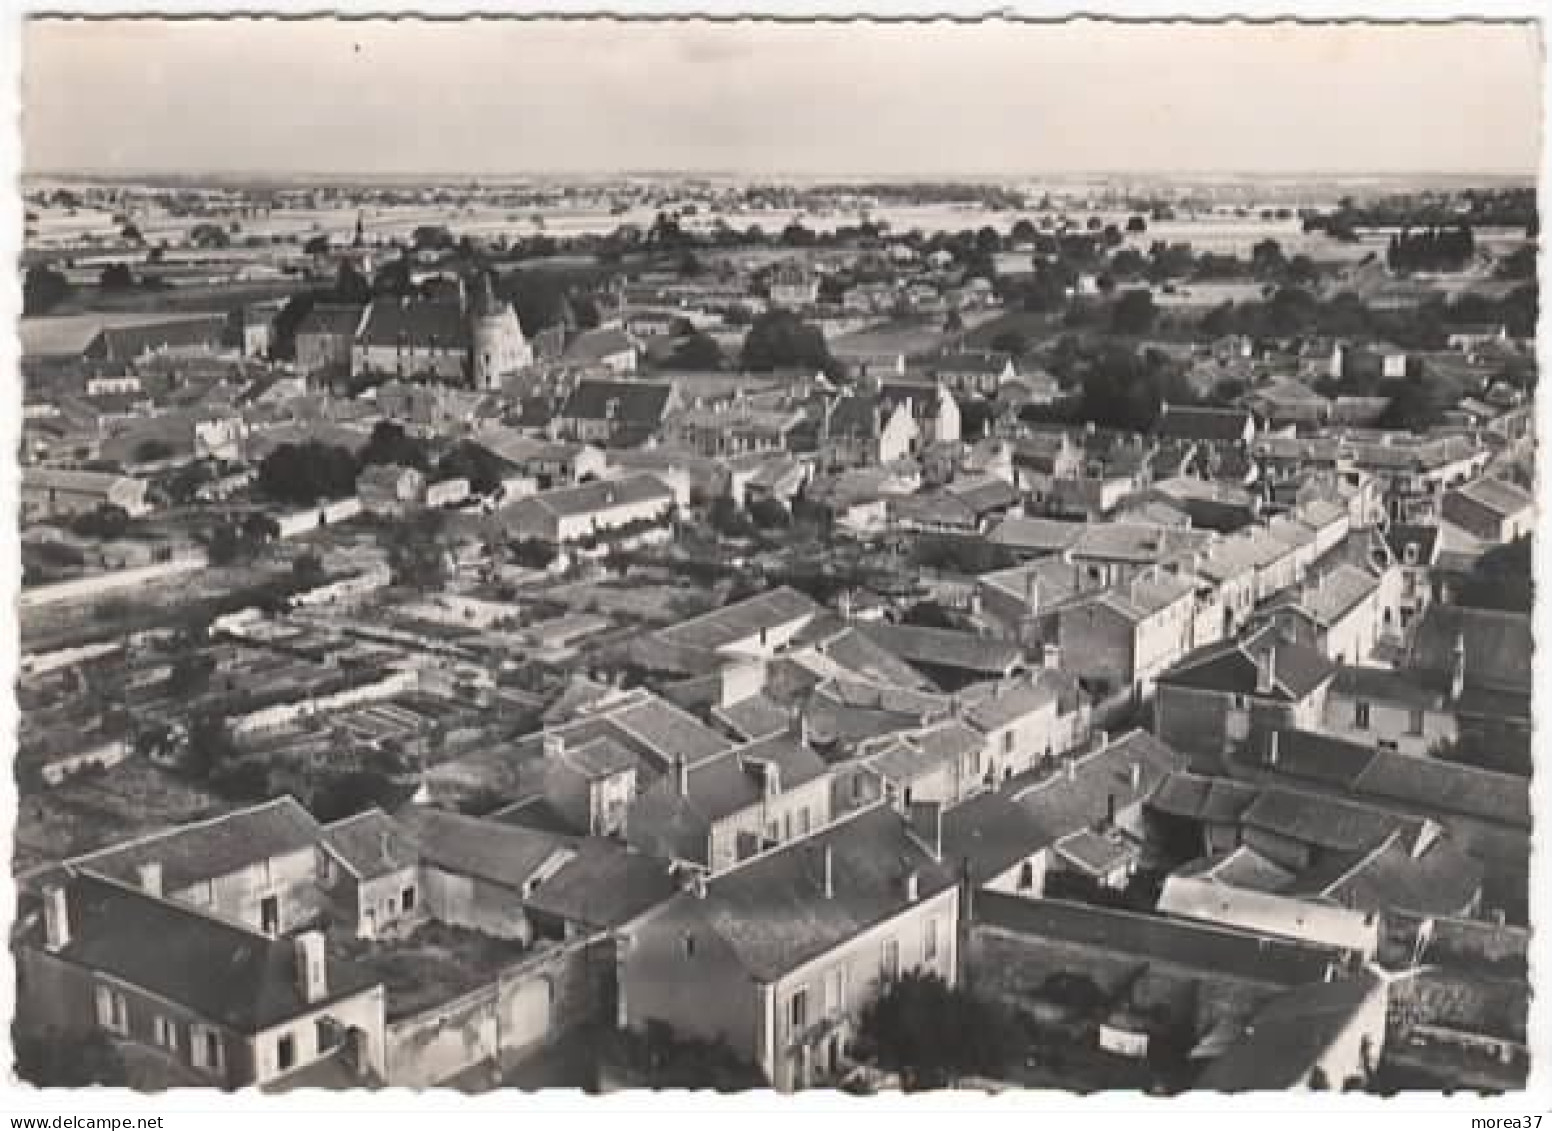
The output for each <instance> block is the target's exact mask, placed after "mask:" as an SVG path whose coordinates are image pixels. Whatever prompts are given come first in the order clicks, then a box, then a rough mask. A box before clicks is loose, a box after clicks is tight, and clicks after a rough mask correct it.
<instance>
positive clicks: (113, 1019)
mask: <svg viewBox="0 0 1552 1131" xmlns="http://www.w3.org/2000/svg"><path fill="white" fill-rule="evenodd" d="M97 1024H99V1025H101V1026H102V1027H103V1028H104V1029H107V1030H109V1031H110V1032H114V1033H121V1034H127V1033H128V1032H129V1004H128V1003H127V1002H126V1001H125V1000H124V995H123V994H121V993H119V992H118V991H117V990H112V989H109V988H108V987H107V986H98V987H97Z"/></svg>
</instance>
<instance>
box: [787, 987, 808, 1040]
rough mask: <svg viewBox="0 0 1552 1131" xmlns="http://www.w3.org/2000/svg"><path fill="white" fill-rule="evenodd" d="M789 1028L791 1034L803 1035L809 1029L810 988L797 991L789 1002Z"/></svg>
mask: <svg viewBox="0 0 1552 1131" xmlns="http://www.w3.org/2000/svg"><path fill="white" fill-rule="evenodd" d="M787 1026H788V1028H789V1030H790V1031H791V1032H794V1033H801V1032H802V1031H803V1030H804V1029H806V1028H808V987H807V986H804V987H803V988H802V989H800V990H798V991H796V992H795V993H794V994H793V995H792V997H791V998H790V999H789V1000H788V1001H787Z"/></svg>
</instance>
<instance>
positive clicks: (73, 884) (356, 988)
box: [33, 874, 377, 1033]
mask: <svg viewBox="0 0 1552 1131" xmlns="http://www.w3.org/2000/svg"><path fill="white" fill-rule="evenodd" d="M65 891H66V901H67V913H68V916H69V920H70V941H69V942H68V943H67V944H66V945H65V946H64V947H63V948H62V949H61V950H60V951H59V952H58V955H59V957H60V958H61V959H63V960H64V961H66V962H70V963H73V964H76V965H79V966H83V967H85V968H87V969H89V970H93V971H98V972H101V973H104V974H108V975H111V976H112V977H114V978H117V979H119V980H121V981H123V982H126V983H128V984H129V985H131V986H135V987H138V988H140V989H142V990H146V991H148V992H150V993H152V994H155V995H156V996H157V997H159V998H162V999H164V1000H166V1001H170V1002H174V1003H176V1004H178V1005H181V1006H183V1007H185V1008H187V1009H188V1010H190V1011H191V1012H193V1013H194V1014H195V1015H196V1016H198V1017H200V1018H203V1019H205V1020H208V1021H211V1022H214V1023H215V1024H218V1025H222V1026H226V1027H229V1028H231V1029H234V1030H236V1031H237V1032H239V1033H256V1032H258V1031H260V1030H263V1029H268V1028H272V1027H273V1026H275V1025H278V1024H280V1023H282V1022H285V1021H289V1020H292V1019H293V1018H297V1017H300V1016H303V1015H305V1014H308V1013H313V1012H316V1011H318V1010H319V1009H320V1007H322V1006H325V1005H327V1004H328V1003H330V1002H334V1001H339V1000H341V999H343V998H347V997H352V996H354V995H356V994H358V993H361V992H363V991H365V990H368V989H370V988H371V987H372V986H373V985H375V984H377V979H375V978H373V977H372V976H371V975H369V974H368V973H367V972H366V971H364V970H362V969H360V968H359V967H356V966H354V965H352V964H350V963H347V962H344V961H341V960H339V959H336V958H330V959H329V962H328V967H327V979H328V983H327V984H328V994H327V997H326V998H325V999H324V1001H322V1002H315V1003H310V1004H309V1003H307V1002H304V1001H303V1000H302V999H301V996H300V994H299V993H298V986H299V984H300V980H299V979H298V977H297V970H296V948H295V945H294V944H293V942H292V941H291V940H290V939H276V938H270V937H269V936H267V935H262V934H259V933H257V932H255V931H250V930H248V929H246V928H244V927H241V926H238V925H237V924H235V923H230V922H227V921H226V920H222V919H216V918H213V917H211V916H208V915H205V914H202V913H201V912H199V911H197V910H195V909H193V908H191V907H186V906H184V905H182V904H179V903H176V902H174V901H171V900H166V899H158V898H155V897H153V896H150V895H147V894H145V893H144V892H142V891H140V890H138V889H136V888H133V887H130V886H128V885H124V884H120V883H116V882H114V881H113V880H109V879H103V878H99V877H97V876H94V875H90V874H82V875H78V876H75V877H74V878H73V879H71V880H70V881H69V883H68V884H67V885H66V888H65ZM40 918H41V917H40ZM33 929H34V930H37V931H38V932H39V933H40V934H41V930H40V929H39V928H38V927H37V926H36V925H35V926H34V928H33ZM39 941H40V942H41V939H40V940H39Z"/></svg>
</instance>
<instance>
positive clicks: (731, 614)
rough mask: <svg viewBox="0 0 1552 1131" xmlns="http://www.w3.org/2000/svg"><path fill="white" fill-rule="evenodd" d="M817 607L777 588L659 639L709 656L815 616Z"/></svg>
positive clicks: (665, 631)
mask: <svg viewBox="0 0 1552 1131" xmlns="http://www.w3.org/2000/svg"><path fill="white" fill-rule="evenodd" d="M819 610H820V606H819V605H817V604H815V602H814V601H813V600H812V599H810V598H808V597H805V596H804V595H803V594H801V593H799V592H798V591H797V590H795V589H789V588H787V587H786V586H781V587H780V588H777V589H772V590H770V591H769V592H767V593H761V594H759V595H757V596H754V597H750V598H748V599H747V600H744V601H738V602H735V603H734V604H731V605H724V606H723V607H722V608H720V609H713V610H712V611H711V612H709V613H704V614H702V615H701V616H698V617H693V618H691V619H690V620H687V621H683V622H681V623H679V624H676V625H673V626H672V627H670V628H665V629H663V630H661V631H660V632H659V633H658V636H659V637H661V638H662V639H664V640H666V641H668V642H670V643H672V644H675V645H678V646H680V647H688V648H698V649H701V650H703V651H707V652H713V651H716V650H717V649H719V648H724V647H726V646H727V645H729V644H733V643H735V642H737V641H740V640H746V639H748V638H749V637H751V636H754V635H756V634H757V633H759V632H760V631H761V630H762V629H770V628H779V627H782V626H785V625H789V624H791V623H793V622H794V621H798V620H801V619H803V618H804V617H810V616H814V615H815V614H817V613H818V612H819Z"/></svg>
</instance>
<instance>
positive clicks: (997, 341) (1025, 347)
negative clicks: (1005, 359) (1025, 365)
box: [991, 330, 1029, 359]
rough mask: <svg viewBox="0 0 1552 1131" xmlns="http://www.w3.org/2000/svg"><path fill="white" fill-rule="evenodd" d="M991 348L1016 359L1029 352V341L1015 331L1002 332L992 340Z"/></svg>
mask: <svg viewBox="0 0 1552 1131" xmlns="http://www.w3.org/2000/svg"><path fill="white" fill-rule="evenodd" d="M991 348H992V349H994V350H996V351H997V352H998V353H1005V354H1007V355H1008V356H1009V357H1012V358H1014V359H1018V358H1021V357H1023V356H1024V355H1025V354H1026V353H1028V352H1029V339H1028V338H1026V337H1025V336H1024V335H1023V334H1021V333H1019V331H1017V330H1002V331H1000V332H999V333H998V334H997V335H996V336H994V337H993V338H992V340H991Z"/></svg>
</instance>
